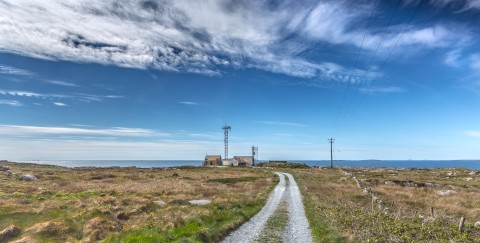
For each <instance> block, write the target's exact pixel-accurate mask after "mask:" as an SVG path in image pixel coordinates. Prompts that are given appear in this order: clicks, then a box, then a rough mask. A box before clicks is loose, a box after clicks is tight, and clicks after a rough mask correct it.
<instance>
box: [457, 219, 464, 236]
mask: <svg viewBox="0 0 480 243" xmlns="http://www.w3.org/2000/svg"><path fill="white" fill-rule="evenodd" d="M464 225H465V217H462V218H461V219H460V224H458V232H460V233H463V226H464Z"/></svg>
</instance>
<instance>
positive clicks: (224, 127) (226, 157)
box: [222, 124, 232, 159]
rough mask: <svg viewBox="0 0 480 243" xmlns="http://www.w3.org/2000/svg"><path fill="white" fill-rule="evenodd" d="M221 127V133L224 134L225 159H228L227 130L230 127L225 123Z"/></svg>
mask: <svg viewBox="0 0 480 243" xmlns="http://www.w3.org/2000/svg"><path fill="white" fill-rule="evenodd" d="M222 129H223V133H224V134H225V138H224V140H223V142H224V143H225V159H228V131H230V130H231V129H232V127H230V126H227V124H225V126H223V127H222Z"/></svg>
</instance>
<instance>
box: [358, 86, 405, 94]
mask: <svg viewBox="0 0 480 243" xmlns="http://www.w3.org/2000/svg"><path fill="white" fill-rule="evenodd" d="M405 91H406V90H405V89H404V88H400V87H395V86H391V87H379V86H376V87H368V88H360V92H362V93H369V94H373V93H402V92H405Z"/></svg>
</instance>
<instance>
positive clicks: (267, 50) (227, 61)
mask: <svg viewBox="0 0 480 243" xmlns="http://www.w3.org/2000/svg"><path fill="white" fill-rule="evenodd" d="M470 2H474V1H470ZM372 4H373V3H372V2H368V1H367V2H366V3H364V4H359V5H358V6H356V7H355V8H354V9H352V8H351V6H350V4H349V2H346V1H320V2H315V1H313V2H312V1H300V2H299V1H293V0H285V1H280V2H277V3H275V4H273V3H271V2H268V1H242V2H238V1H207V2H191V1H188V0H176V1H150V0H149V1H133V0H127V1H120V2H119V1H114V0H107V1H89V0H82V1H70V0H69V1H62V2H58V1H54V0H44V1H33V0H29V1H22V2H17V1H13V0H5V1H2V2H0V16H2V17H0V21H1V22H2V24H1V25H0V36H1V37H0V50H2V51H7V52H12V53H16V54H21V55H27V56H32V57H37V58H46V59H54V60H68V61H76V62H94V63H101V64H113V65H118V66H123V67H133V68H140V69H159V70H167V71H174V72H191V73H203V74H207V75H218V74H221V72H222V71H221V70H222V68H223V67H233V68H255V69H260V70H266V71H269V72H274V73H282V74H286V75H290V76H296V77H304V78H313V77H320V78H322V79H325V80H334V81H336V80H338V79H335V78H338V77H341V76H342V75H345V74H343V73H341V72H340V70H341V68H340V69H339V68H332V65H331V64H332V63H333V64H335V63H334V61H333V60H328V59H327V58H310V57H306V56H302V52H304V51H306V50H309V49H311V48H315V46H316V45H318V42H322V43H327V44H331V45H337V46H344V45H347V46H349V47H355V48H359V47H360V46H362V45H361V44H360V43H362V42H363V41H362V38H363V36H364V33H365V42H364V45H363V46H362V47H363V48H364V49H366V50H368V51H372V50H374V49H375V48H376V47H377V46H379V43H380V42H381V43H382V44H381V45H380V47H381V48H382V50H385V49H388V48H391V47H393V46H396V45H397V40H398V39H399V38H400V36H402V41H401V42H399V43H398V45H399V47H405V48H407V47H412V48H413V47H415V48H417V47H419V46H420V47H422V48H427V49H429V48H443V47H447V46H449V45H451V44H452V43H455V42H458V41H460V40H461V39H464V38H467V37H466V35H464V34H463V32H461V31H460V30H459V29H458V28H457V29H455V31H452V28H451V27H450V26H448V25H446V24H442V23H440V24H432V25H431V26H414V25H413V26H410V27H409V28H408V29H407V30H406V31H405V33H403V31H402V27H403V26H404V24H405V23H400V24H398V25H395V26H392V27H391V28H389V29H388V30H385V28H384V26H381V27H378V28H371V29H369V30H368V31H367V30H365V29H364V27H361V26H359V25H358V23H360V22H365V21H367V19H368V16H369V11H370V9H371V7H372ZM31 23H35V25H32V24H31ZM353 27H355V28H353ZM25 33H27V34H25ZM292 36H294V38H292ZM381 40H382V41H381ZM335 65H337V66H338V67H341V65H339V64H335Z"/></svg>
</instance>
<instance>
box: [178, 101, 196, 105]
mask: <svg viewBox="0 0 480 243" xmlns="http://www.w3.org/2000/svg"><path fill="white" fill-rule="evenodd" d="M178 103H179V104H182V105H198V102H193V101H180V102H178Z"/></svg>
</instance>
